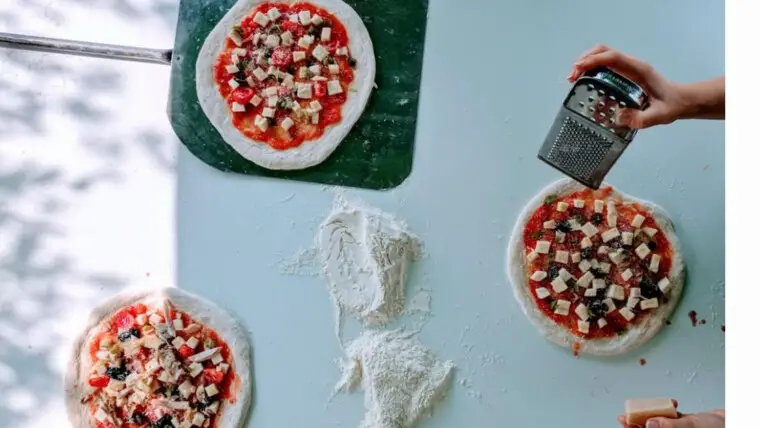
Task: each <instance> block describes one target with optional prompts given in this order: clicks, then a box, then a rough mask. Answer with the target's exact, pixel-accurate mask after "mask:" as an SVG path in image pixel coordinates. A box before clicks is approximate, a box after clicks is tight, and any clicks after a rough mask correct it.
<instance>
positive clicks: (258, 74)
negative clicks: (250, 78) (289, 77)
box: [253, 67, 269, 81]
mask: <svg viewBox="0 0 760 428" xmlns="http://www.w3.org/2000/svg"><path fill="white" fill-rule="evenodd" d="M253 75H254V76H256V78H257V79H259V80H260V81H261V80H264V79H266V78H267V77H269V75H268V74H267V72H266V71H264V70H262V69H261V67H256V68H255V69H254V70H253Z"/></svg>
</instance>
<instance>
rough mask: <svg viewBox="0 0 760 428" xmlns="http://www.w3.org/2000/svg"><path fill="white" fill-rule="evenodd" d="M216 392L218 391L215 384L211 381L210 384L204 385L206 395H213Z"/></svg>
mask: <svg viewBox="0 0 760 428" xmlns="http://www.w3.org/2000/svg"><path fill="white" fill-rule="evenodd" d="M218 393H219V389H217V387H216V385H214V384H213V383H212V384H211V385H206V395H208V396H209V397H213V396H215V395H216V394H218Z"/></svg>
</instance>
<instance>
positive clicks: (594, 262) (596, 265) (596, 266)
mask: <svg viewBox="0 0 760 428" xmlns="http://www.w3.org/2000/svg"><path fill="white" fill-rule="evenodd" d="M591 267H592V268H594V269H599V260H597V259H591Z"/></svg>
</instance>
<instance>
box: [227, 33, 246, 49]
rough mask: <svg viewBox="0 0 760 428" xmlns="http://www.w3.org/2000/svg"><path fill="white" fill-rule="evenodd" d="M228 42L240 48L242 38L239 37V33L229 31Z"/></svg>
mask: <svg viewBox="0 0 760 428" xmlns="http://www.w3.org/2000/svg"><path fill="white" fill-rule="evenodd" d="M229 35H230V40H232V43H234V44H235V46H241V45H242V44H243V38H242V37H241V36H240V33H238V32H237V31H235V30H232V31H230V34H229Z"/></svg>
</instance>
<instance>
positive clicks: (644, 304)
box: [641, 297, 659, 310]
mask: <svg viewBox="0 0 760 428" xmlns="http://www.w3.org/2000/svg"><path fill="white" fill-rule="evenodd" d="M657 306H659V302H658V301H657V298H656V297H652V298H651V299H645V300H642V301H641V309H644V310H647V309H654V308H656V307H657Z"/></svg>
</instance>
